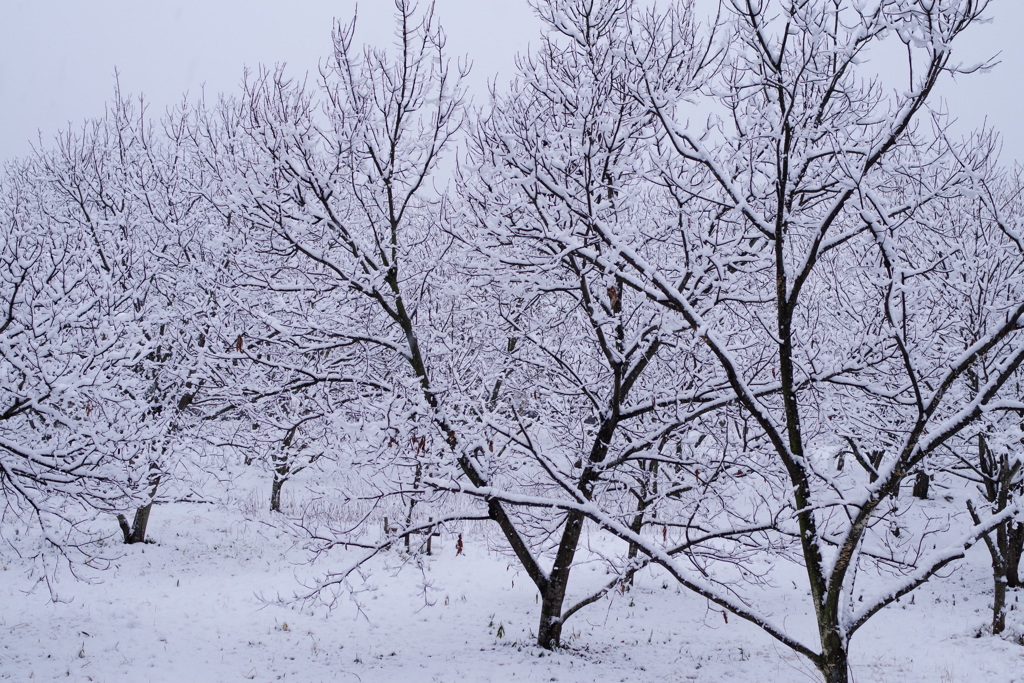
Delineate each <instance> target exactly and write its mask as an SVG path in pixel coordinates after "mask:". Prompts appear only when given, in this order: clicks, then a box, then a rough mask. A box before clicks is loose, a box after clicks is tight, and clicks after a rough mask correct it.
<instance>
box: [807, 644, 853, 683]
mask: <svg viewBox="0 0 1024 683" xmlns="http://www.w3.org/2000/svg"><path fill="white" fill-rule="evenodd" d="M833 636H834V637H833V638H829V639H828V640H834V641H835V642H834V643H826V644H825V647H824V648H823V651H822V655H821V657H820V659H819V660H818V661H817V662H815V663H816V664H817V666H818V671H820V672H821V675H822V676H823V677H824V678H825V683H849V681H850V663H849V655H848V654H847V648H846V645H845V644H844V643H842V642H841V639H840V638H839V635H838V634H833Z"/></svg>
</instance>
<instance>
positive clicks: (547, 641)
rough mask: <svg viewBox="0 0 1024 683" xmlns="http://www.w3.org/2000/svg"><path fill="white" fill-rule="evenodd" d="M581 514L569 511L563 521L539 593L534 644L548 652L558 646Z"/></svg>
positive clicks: (578, 539) (580, 530)
mask: <svg viewBox="0 0 1024 683" xmlns="http://www.w3.org/2000/svg"><path fill="white" fill-rule="evenodd" d="M583 519H584V518H583V514H582V513H579V512H576V511H571V512H569V514H568V516H567V518H566V520H565V529H564V530H563V531H562V541H561V542H560V543H559V544H558V553H557V554H556V555H555V564H554V566H553V567H552V568H551V576H550V578H549V579H548V582H547V587H546V590H544V591H542V592H541V606H540V625H539V626H538V627H537V644H538V645H540V646H541V647H543V648H546V649H548V650H552V649H554V648H556V647H559V646H560V645H561V644H562V626H563V623H564V622H563V621H562V604H563V603H564V602H565V592H566V589H567V588H568V587H569V573H570V572H571V571H572V565H573V559H574V558H575V556H576V548H577V547H578V546H579V541H580V534H581V533H582V531H583Z"/></svg>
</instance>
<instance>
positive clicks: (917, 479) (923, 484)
mask: <svg viewBox="0 0 1024 683" xmlns="http://www.w3.org/2000/svg"><path fill="white" fill-rule="evenodd" d="M930 484H931V477H929V476H928V473H927V472H918V473H917V474H915V475H914V497H915V498H920V499H921V500H928V486H929V485H930Z"/></svg>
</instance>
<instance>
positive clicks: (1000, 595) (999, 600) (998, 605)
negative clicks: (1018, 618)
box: [992, 567, 1006, 636]
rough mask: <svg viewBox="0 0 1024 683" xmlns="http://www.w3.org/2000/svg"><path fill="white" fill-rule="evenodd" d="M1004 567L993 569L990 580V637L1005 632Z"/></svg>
mask: <svg viewBox="0 0 1024 683" xmlns="http://www.w3.org/2000/svg"><path fill="white" fill-rule="evenodd" d="M1001 570H1005V567H993V568H992V579H993V583H994V590H993V591H992V635H994V636H998V635H999V634H1000V633H1002V632H1003V631H1005V630H1006V573H1005V571H1001Z"/></svg>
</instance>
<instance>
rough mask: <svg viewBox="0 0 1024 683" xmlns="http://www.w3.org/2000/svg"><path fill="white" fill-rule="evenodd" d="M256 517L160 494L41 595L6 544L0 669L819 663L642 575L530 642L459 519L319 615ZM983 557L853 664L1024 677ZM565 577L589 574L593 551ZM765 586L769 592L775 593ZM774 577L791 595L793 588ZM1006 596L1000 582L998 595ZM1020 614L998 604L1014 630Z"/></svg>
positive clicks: (516, 591)
mask: <svg viewBox="0 0 1024 683" xmlns="http://www.w3.org/2000/svg"><path fill="white" fill-rule="evenodd" d="M272 519H273V518H272V517H271V516H270V515H269V514H266V515H264V514H263V513H257V514H249V515H244V514H243V513H242V512H240V511H238V510H237V509H233V508H226V507H220V506H215V505H201V504H187V503H174V504H167V505H161V506H159V507H158V508H156V510H155V511H154V514H153V520H152V522H151V527H150V531H151V533H150V535H151V538H152V540H153V541H154V543H152V544H146V545H142V546H132V547H127V548H124V549H123V555H122V556H121V557H120V559H118V560H117V561H116V562H115V564H114V566H112V567H111V568H109V569H108V570H106V571H104V572H102V573H97V574H95V575H93V576H91V577H87V578H92V579H94V580H93V581H91V582H85V581H75V580H73V579H71V578H69V577H63V578H62V579H61V580H60V581H59V582H58V583H57V584H56V585H55V589H56V591H57V593H58V596H59V599H60V602H57V603H53V602H51V600H50V593H49V591H48V590H47V589H46V587H45V585H39V584H36V586H35V589H34V590H32V589H33V583H32V582H31V581H30V580H29V579H28V578H26V567H25V566H22V565H20V564H19V563H18V562H16V561H6V566H4V567H3V571H0V604H2V607H0V679H4V680H14V681H28V680H32V681H51V680H61V681H98V682H99V681H132V682H133V683H142V682H145V681H197V682H200V681H245V680H253V681H310V682H312V681H360V682H362V683H371V682H374V681H387V682H388V683H399V682H405V681H460V682H463V683H472V682H476V681H520V680H521V681H560V682H562V683H570V682H583V681H602V682H605V681H759V682H762V681H806V680H817V676H816V675H815V673H814V671H813V670H812V668H811V666H810V665H809V664H808V663H807V662H806V661H804V660H803V659H801V658H800V657H798V656H796V655H794V654H793V653H791V652H789V651H788V650H786V649H785V648H784V647H782V646H781V645H778V644H776V643H775V642H774V641H773V640H771V639H770V638H769V637H767V636H766V635H764V634H763V633H761V632H760V631H758V630H757V629H756V628H754V627H752V626H750V625H748V624H745V623H743V622H740V621H739V620H738V619H736V618H733V617H730V618H728V619H726V618H725V617H724V616H723V614H722V612H721V610H719V609H717V608H713V607H711V606H709V605H708V603H707V602H706V601H705V600H703V599H700V598H697V597H694V596H693V595H689V594H687V593H686V592H681V591H680V590H678V589H677V588H676V586H674V585H673V584H671V583H669V582H666V581H664V580H663V579H662V578H661V577H660V576H659V575H657V574H647V575H645V576H643V577H641V578H640V579H639V580H638V583H637V586H636V587H635V588H634V589H633V590H631V591H628V592H625V593H619V592H616V593H615V594H614V595H613V596H612V597H610V598H608V599H606V600H604V601H601V602H598V603H597V604H595V605H592V606H591V607H589V608H587V609H586V610H584V611H583V612H582V613H580V614H578V615H577V616H575V617H574V618H573V619H572V620H571V621H570V622H569V623H568V626H567V629H568V633H569V638H568V641H569V642H568V648H566V649H564V650H561V651H558V652H555V653H551V652H546V651H544V650H541V649H539V648H537V647H534V646H533V645H532V644H531V633H532V632H533V631H534V629H535V628H536V624H535V622H536V619H537V614H538V609H539V608H538V606H537V605H536V604H535V600H536V595H535V591H534V590H533V588H532V586H531V584H530V582H529V580H528V579H527V577H526V576H525V575H524V574H522V573H520V572H518V571H516V569H515V567H514V566H512V565H511V564H510V561H509V559H508V558H506V557H505V556H503V555H501V554H500V553H498V552H496V551H494V550H493V549H489V548H488V543H487V540H486V538H484V537H483V536H482V535H481V534H479V533H475V534H467V535H466V538H465V552H464V553H463V554H462V555H461V556H456V552H455V544H454V542H453V539H451V538H448V537H442V538H440V539H438V544H439V547H437V548H435V554H434V555H433V556H431V557H424V556H420V557H416V558H408V557H406V558H403V557H402V556H401V555H400V554H398V553H396V554H393V555H391V556H388V557H387V558H385V561H384V562H383V563H377V564H376V565H375V567H376V568H377V571H376V572H375V573H374V574H372V575H371V576H370V578H369V580H368V581H367V583H366V584H365V585H361V586H359V589H360V591H359V593H358V594H357V596H355V597H354V598H353V597H348V596H346V597H343V598H342V599H341V600H340V601H339V602H338V603H337V605H336V606H335V608H334V609H333V611H330V612H329V613H328V612H327V610H326V609H325V608H324V607H322V606H321V607H313V606H310V605H308V604H307V605H299V604H295V603H281V602H278V601H277V600H276V598H277V597H278V596H283V597H291V596H293V595H294V594H295V593H296V592H297V591H299V590H301V587H302V585H303V582H304V581H306V582H308V581H309V580H310V579H311V578H312V577H314V576H317V575H319V574H321V573H322V572H323V571H324V570H325V569H327V568H328V567H329V565H330V563H335V562H342V561H343V559H342V557H341V556H340V555H333V556H332V557H331V558H330V559H329V560H326V561H323V563H322V564H321V565H316V566H309V565H308V564H306V563H305V562H303V561H302V555H301V554H300V553H299V552H298V551H297V550H296V549H295V548H294V547H293V544H292V541H291V539H290V538H289V537H287V536H286V535H285V534H283V533H281V532H279V531H278V530H277V529H276V528H275V527H274V526H273V525H272V524H271V523H270V520H272ZM111 524H113V522H111ZM114 549H117V548H114ZM985 560H986V556H985V554H984V549H981V548H976V549H975V550H973V551H972V554H971V555H970V556H969V558H968V561H967V562H966V563H965V564H964V565H963V566H962V567H961V568H960V569H958V570H957V571H956V572H955V573H954V574H953V575H952V576H950V577H948V578H946V579H942V580H936V581H933V582H932V583H931V584H930V585H926V586H924V587H923V588H922V589H920V590H919V591H917V592H916V594H915V595H914V598H913V600H911V599H910V598H909V597H908V598H904V599H903V600H902V601H901V602H900V603H899V604H898V605H896V606H894V607H893V608H890V609H889V610H886V611H885V612H883V613H881V614H879V615H878V616H877V617H876V618H875V619H874V620H872V622H870V623H869V624H868V625H867V626H866V627H865V628H864V629H863V630H862V631H861V632H859V633H858V634H857V636H856V637H855V640H854V645H853V648H852V657H853V666H854V680H855V681H858V682H860V683H866V682H868V681H879V682H881V681H884V682H885V683H896V682H900V681H907V682H911V681H913V682H922V683H923V682H925V681H927V682H945V681H948V682H954V681H987V682H993V683H998V682H1003V681H1005V682H1009V681H1024V647H1022V646H1021V645H1018V644H1016V643H1014V642H1011V641H1009V640H1004V639H998V638H992V637H990V636H981V637H977V634H978V633H979V631H980V630H981V629H982V627H983V625H984V624H985V623H986V622H987V620H988V618H989V614H988V604H989V602H988V601H989V595H988V591H989V587H990V580H989V578H988V575H987V571H986V567H985ZM403 563H404V565H405V566H404V568H402V570H401V571H397V569H398V567H399V566H400V565H402V564H403ZM385 564H390V565H393V566H392V567H390V568H385V567H384V565H385ZM573 580H574V582H575V583H574V585H576V586H583V585H588V584H589V585H594V586H596V585H599V584H601V583H603V582H604V581H605V580H607V579H606V577H605V575H604V570H603V569H602V568H601V566H600V565H599V564H597V563H594V564H592V565H588V564H584V565H583V566H582V567H581V568H580V569H579V570H578V572H577V574H576V575H575V576H574V579H573ZM778 588H779V587H778V586H776V587H775V589H774V591H773V594H775V595H776V596H779V595H781V596H782V597H779V598H777V599H786V600H788V598H787V597H786V591H785V590H783V591H779V590H778ZM792 590H793V593H792V598H793V604H798V603H800V602H801V601H802V603H806V596H805V595H803V594H802V593H800V592H799V590H800V589H797V588H796V587H795V584H794V588H793V589H792ZM1018 598H1019V595H1012V596H1011V598H1010V601H1011V604H1012V606H1013V607H1017V605H1018ZM1021 621H1022V619H1021V613H1020V612H1019V611H1016V610H1015V611H1013V612H1011V623H1012V624H1013V628H1015V629H1017V632H1019V624H1020V622H1021Z"/></svg>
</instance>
